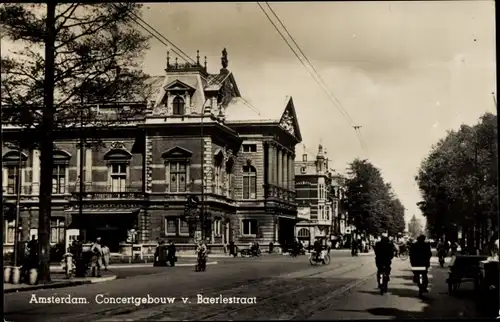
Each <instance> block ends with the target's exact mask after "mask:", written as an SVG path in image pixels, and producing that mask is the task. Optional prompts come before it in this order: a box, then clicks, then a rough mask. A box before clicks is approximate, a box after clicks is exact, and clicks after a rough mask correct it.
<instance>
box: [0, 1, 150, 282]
mask: <svg viewBox="0 0 500 322" xmlns="http://www.w3.org/2000/svg"><path fill="white" fill-rule="evenodd" d="M140 9H141V5H138V4H134V3H125V4H111V3H102V4H101V3H99V4H81V3H73V4H57V5H56V3H55V2H54V3H48V4H47V7H46V11H45V10H44V5H41V4H33V5H26V4H3V5H2V6H1V7H0V25H1V27H2V29H3V32H4V35H5V36H6V37H8V38H9V39H10V40H12V41H14V42H16V43H18V44H20V45H23V46H24V47H23V49H22V50H18V51H15V52H13V54H14V56H11V57H2V61H1V63H2V81H1V99H2V105H4V106H7V108H3V109H2V112H3V113H2V114H3V116H2V117H3V119H2V121H7V122H9V123H10V124H15V125H19V126H21V127H22V128H24V129H25V130H24V131H23V132H24V133H29V134H30V137H31V138H32V140H31V142H30V146H29V147H28V148H32V147H33V146H37V147H39V149H40V152H41V180H40V182H41V189H40V195H39V241H40V246H41V249H40V252H39V253H40V272H39V277H40V281H41V282H42V283H46V282H50V270H49V253H50V244H49V228H50V227H49V225H50V211H51V197H52V196H51V191H52V189H51V187H50V185H51V182H52V167H53V160H52V153H53V151H52V149H53V143H54V138H55V136H54V135H55V134H57V131H58V130H61V129H65V128H68V127H72V126H73V127H75V126H78V125H82V124H84V123H85V124H86V125H87V124H89V125H92V126H93V127H94V128H98V127H106V126H108V125H109V124H110V122H121V121H123V120H127V119H128V118H129V117H130V116H133V115H136V111H135V110H134V109H128V110H127V109H121V110H120V109H117V110H116V113H114V114H111V116H105V115H102V114H100V113H99V112H98V111H97V110H96V109H95V108H94V107H95V104H97V103H107V104H109V103H112V104H118V103H120V102H133V101H138V100H140V97H142V99H144V98H145V96H144V95H143V94H144V93H145V92H147V88H146V87H145V80H146V77H147V76H146V75H144V74H143V73H142V72H141V70H140V60H139V58H140V57H141V55H142V54H143V52H144V50H146V49H147V48H148V45H147V37H145V36H143V35H142V34H141V33H140V32H138V31H137V29H136V28H135V26H134V18H133V17H134V16H140ZM42 49H44V50H45V53H44V54H42V52H41V51H42ZM138 97H139V98H138ZM42 106H43V107H42ZM140 112H142V111H140Z"/></svg>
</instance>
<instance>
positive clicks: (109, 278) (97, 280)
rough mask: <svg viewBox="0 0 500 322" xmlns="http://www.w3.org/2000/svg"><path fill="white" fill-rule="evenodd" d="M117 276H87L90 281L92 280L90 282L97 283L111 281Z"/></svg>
mask: <svg viewBox="0 0 500 322" xmlns="http://www.w3.org/2000/svg"><path fill="white" fill-rule="evenodd" d="M116 278H117V276H116V275H109V276H103V277H89V278H87V280H88V281H90V284H96V283H105V282H109V281H113V280H115V279H116Z"/></svg>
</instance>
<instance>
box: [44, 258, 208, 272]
mask: <svg viewBox="0 0 500 322" xmlns="http://www.w3.org/2000/svg"><path fill="white" fill-rule="evenodd" d="M216 264H218V262H216V261H211V262H207V265H216ZM195 265H196V261H192V262H189V263H176V264H175V266H176V267H193V266H195ZM146 267H154V266H153V263H152V262H150V263H133V264H111V265H109V266H108V269H109V270H113V269H117V268H119V269H124V268H146ZM50 271H51V272H55V273H63V270H62V267H61V266H60V265H51V266H50Z"/></svg>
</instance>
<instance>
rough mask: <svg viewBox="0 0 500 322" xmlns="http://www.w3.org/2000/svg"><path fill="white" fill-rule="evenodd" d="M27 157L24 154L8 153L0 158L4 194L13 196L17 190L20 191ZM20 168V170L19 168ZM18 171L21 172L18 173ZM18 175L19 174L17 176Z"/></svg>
mask: <svg viewBox="0 0 500 322" xmlns="http://www.w3.org/2000/svg"><path fill="white" fill-rule="evenodd" d="M26 160H28V156H27V155H26V154H25V153H24V152H20V151H14V150H13V151H9V152H7V153H5V154H4V155H3V157H2V163H3V182H2V186H3V188H4V192H5V194H10V195H15V194H16V193H17V190H18V189H22V180H23V177H24V175H23V172H24V170H25V169H24V168H25V166H26ZM19 166H21V168H19ZM19 169H20V170H21V171H19ZM19 174H21V175H20V176H19Z"/></svg>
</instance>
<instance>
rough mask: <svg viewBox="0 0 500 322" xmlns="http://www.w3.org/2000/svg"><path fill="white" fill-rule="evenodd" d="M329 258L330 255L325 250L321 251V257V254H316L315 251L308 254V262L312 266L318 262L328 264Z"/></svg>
mask: <svg viewBox="0 0 500 322" xmlns="http://www.w3.org/2000/svg"><path fill="white" fill-rule="evenodd" d="M330 261H331V258H330V255H329V254H328V253H327V252H326V251H323V258H321V255H316V252H315V251H311V253H310V255H309V263H310V264H311V265H312V266H316V265H318V263H322V264H323V265H328V264H330Z"/></svg>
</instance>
